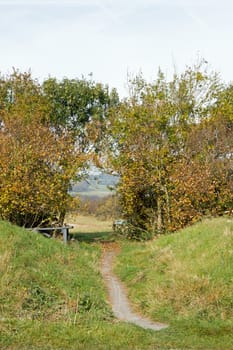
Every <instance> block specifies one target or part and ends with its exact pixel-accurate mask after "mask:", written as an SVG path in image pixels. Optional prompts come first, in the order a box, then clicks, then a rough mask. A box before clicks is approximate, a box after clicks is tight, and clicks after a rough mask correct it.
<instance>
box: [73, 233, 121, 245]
mask: <svg viewBox="0 0 233 350" xmlns="http://www.w3.org/2000/svg"><path fill="white" fill-rule="evenodd" d="M71 238H74V239H75V240H77V241H78V242H86V243H94V242H99V243H101V242H106V241H107V242H108V241H109V242H112V240H113V239H114V238H113V233H112V232H75V233H72V232H71Z"/></svg>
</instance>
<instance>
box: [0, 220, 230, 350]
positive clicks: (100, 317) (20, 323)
mask: <svg viewBox="0 0 233 350" xmlns="http://www.w3.org/2000/svg"><path fill="white" fill-rule="evenodd" d="M205 225H207V226H208V227H209V232H210V233H209V235H210V237H211V239H207V234H206V235H205V234H204V236H202V234H203V227H202V226H199V228H198V226H197V227H196V228H193V229H192V228H190V229H189V230H191V231H188V232H187V233H184V232H183V233H182V232H181V233H179V234H177V235H176V234H174V235H173V236H169V237H163V238H161V239H159V240H158V241H156V242H150V243H146V244H143V243H140V244H128V243H125V244H124V248H123V250H122V255H121V257H120V264H119V266H118V271H120V274H121V276H123V278H124V280H125V281H126V283H127V284H128V286H129V290H130V291H131V298H132V300H134V302H135V303H136V304H137V307H140V309H142V311H143V312H145V313H147V314H148V315H150V316H151V317H152V318H154V319H156V320H160V321H162V320H168V321H169V324H170V327H169V328H167V329H165V330H162V331H160V332H154V331H151V330H144V329H142V328H140V327H137V326H135V325H131V324H128V323H124V322H119V321H118V320H116V319H114V317H113V316H112V311H111V308H110V305H109V304H107V302H106V300H107V296H106V291H105V288H104V285H103V283H102V279H101V275H100V273H99V262H100V256H101V250H100V247H99V245H98V243H97V242H98V240H97V241H95V240H93V241H94V244H86V243H80V242H79V243H77V242H75V241H74V242H71V243H70V244H69V245H67V246H65V245H64V244H63V243H62V241H57V240H55V239H46V238H44V237H42V236H40V235H39V234H37V233H34V232H30V231H25V230H23V229H20V228H17V227H15V226H12V225H10V224H8V223H5V222H1V221H0V349H1V350H2V349H10V350H29V349H30V350H38V349H40V350H66V349H69V350H70V349H71V350H79V349H85V350H86V349H87V350H92V349H95V350H96V349H103V350H105V349H107V350H108V349H110V350H111V349H112V350H115V349H121V350H126V349H127V350H128V349H129V350H137V349H138V350H139V349H140V350H141V349H142V350H144V349H145V350H152V349H153V350H159V349H160V350H162V349H166V350H167V349H202V350H203V349H224V350H230V349H231V350H232V349H233V341H232V333H231V330H232V319H231V314H230V303H231V302H232V301H231V300H230V297H231V293H232V292H231V290H232V289H231V286H232V279H231V278H232V275H231V269H230V268H228V267H229V265H228V264H229V261H232V260H229V257H232V255H231V251H232V245H230V244H232V224H231V223H227V222H226V221H225V220H223V221H219V222H218V223H217V222H215V223H213V224H212V223H211V222H209V223H206V224H205ZM205 227H206V226H205ZM217 227H219V228H218V230H219V231H218V232H222V234H221V237H222V238H221V237H219V238H218V239H217V237H218V235H220V233H218V232H217V231H216V229H217ZM213 228H214V229H215V234H213V231H214V230H213ZM222 229H223V231H222ZM77 230H78V228H77ZM77 230H76V232H77V234H78V231H77ZM192 230H194V231H195V232H194V231H192ZM87 231H88V232H91V231H92V230H87ZM81 232H82V231H81ZM92 232H93V231H92ZM106 232H107V231H105V232H104V235H105V234H106ZM198 232H199V233H198ZM93 234H94V235H95V233H93ZM96 234H97V233H96ZM82 235H84V233H83V232H82ZM98 235H99V237H100V236H101V234H100V232H99V233H98ZM196 235H198V236H199V238H198V237H196ZM89 236H90V233H89ZM188 236H189V237H188ZM205 236H206V238H205ZM176 237H177V241H176ZM182 237H183V238H182ZM195 237H196V238H195ZM201 237H203V240H204V242H206V243H203V244H204V245H205V246H206V247H207V246H209V249H207V250H206V249H204V247H203V246H202V243H201V242H199V240H201ZM89 238H90V237H89ZM88 240H89V241H90V239H88ZM217 241H218V243H217ZM212 245H213V246H212ZM213 247H215V248H213ZM224 247H225V248H224ZM198 250H199V251H200V256H199V254H197V253H195V251H198ZM187 254H190V256H191V257H192V259H193V262H192V268H191V265H190V268H188V266H189V260H190V259H189V258H188V256H187ZM209 254H211V256H212V261H213V260H215V259H217V256H219V258H218V259H219V264H218V268H215V267H214V265H213V263H212V262H211V261H209V258H208V256H209ZM197 256H198V257H201V260H200V261H199V262H197V260H196V257H197ZM182 261H183V262H184V264H186V265H187V268H184V266H183V263H182ZM175 263H176V264H177V265H175ZM220 263H221V264H222V265H221V264H220ZM197 265H199V267H198V266H197ZM181 268H182V269H183V270H184V272H185V271H186V272H185V273H183V274H182V273H181V271H182V269H181ZM189 269H190V271H191V272H189V274H188V271H189ZM200 269H201V273H200ZM194 270H195V271H196V272H195V273H196V275H197V277H196V278H198V281H199V284H198V285H199V287H198V290H197V291H196V294H195V295H196V296H195V298H194V301H195V300H198V305H199V302H202V299H198V298H199V295H200V290H201V291H202V290H203V293H204V294H203V295H212V293H209V294H208V290H209V286H210V285H212V283H213V281H215V282H214V284H213V285H212V289H211V290H212V291H214V293H213V295H214V298H215V299H213V300H212V299H211V301H209V302H208V303H202V304H201V305H202V306H201V308H199V309H198V307H196V306H195V303H197V302H196V301H195V303H194V306H193V305H191V303H190V300H191V291H193V290H194V288H191V287H190V286H191V284H190V286H185V278H184V277H185V274H187V276H190V274H192V271H194ZM223 271H224V274H223ZM168 272H169V275H168ZM177 274H178V275H179V276H181V277H182V278H183V282H182V283H181V282H179V283H180V286H181V287H182V288H183V289H185V290H186V288H190V291H189V293H188V295H189V299H188V301H186V302H184V303H182V300H183V297H180V300H178V298H177V296H176V294H179V291H181V290H182V288H181V287H180V288H179V289H177V290H176V293H174V292H173V293H172V291H171V290H172V288H174V284H173V285H172V283H173V282H172V280H173V279H174V280H176V276H177ZM207 276H209V280H208V278H207ZM168 277H169V278H168ZM193 278H194V277H193ZM202 279H204V280H202ZM189 280H190V279H189V278H188V281H189ZM207 280H208V281H209V282H206V281H207ZM203 281H205V282H203ZM200 283H201V286H202V289H200ZM207 283H209V284H207ZM219 283H221V288H219V287H218V284H219ZM166 284H167V287H166V288H167V290H166V288H165V285H166ZM169 285H170V286H173V287H172V288H171V287H169ZM206 285H207V286H208V288H207V287H205V286H206ZM226 285H228V287H229V289H227V287H226ZM161 286H162V287H161ZM223 287H224V288H223ZM222 289H223V291H224V292H222V294H221V295H223V296H224V297H221V299H218V301H217V306H216V300H217V299H216V296H217V292H216V290H222ZM158 291H159V295H158V294H157V293H158ZM171 295H173V301H172V299H171V300H169V297H170V296H171ZM184 295H185V293H183V296H184ZM219 295H220V294H219ZM166 298H167V299H166ZM203 299H205V297H204V296H203ZM183 304H185V305H187V307H186V306H185V305H183ZM174 305H175V306H174ZM178 306H179V308H180V309H178ZM204 307H205V309H207V310H208V315H206V314H205V313H203V312H202V313H200V312H199V313H198V312H196V310H197V309H198V310H199V311H200V310H203V309H204ZM177 309H178V311H177ZM220 309H221V310H220ZM224 312H225V313H224Z"/></svg>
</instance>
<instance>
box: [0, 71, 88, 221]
mask: <svg viewBox="0 0 233 350" xmlns="http://www.w3.org/2000/svg"><path fill="white" fill-rule="evenodd" d="M48 111H50V106H49V105H48V103H47V100H46V98H45V97H44V96H43V94H42V91H41V87H40V85H39V84H38V82H37V81H36V80H33V79H32V77H31V75H30V73H20V72H17V71H14V72H13V74H12V75H10V76H9V77H6V78H4V77H2V78H1V82H0V120H1V127H0V216H1V218H2V219H5V220H9V221H11V222H13V223H15V224H18V225H21V226H26V227H31V226H38V225H40V224H43V223H45V222H47V223H51V222H52V221H54V220H56V221H59V222H62V221H63V219H64V212H65V210H66V207H67V205H68V203H69V201H70V199H71V198H70V197H69V195H68V191H67V190H68V187H69V184H70V181H71V179H72V178H74V177H75V176H76V172H77V169H78V168H79V167H82V164H83V162H84V160H85V157H84V156H83V155H82V154H77V152H76V149H75V145H74V143H73V139H72V137H71V136H70V135H69V133H68V132H66V131H65V130H64V131H63V132H61V133H60V135H59V137H58V135H57V134H56V133H55V132H54V129H53V128H52V127H51V124H50V120H49V118H48Z"/></svg>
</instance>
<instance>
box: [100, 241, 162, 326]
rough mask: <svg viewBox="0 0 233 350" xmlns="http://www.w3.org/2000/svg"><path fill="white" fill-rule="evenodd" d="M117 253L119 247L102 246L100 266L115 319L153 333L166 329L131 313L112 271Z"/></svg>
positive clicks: (121, 285) (121, 288)
mask: <svg viewBox="0 0 233 350" xmlns="http://www.w3.org/2000/svg"><path fill="white" fill-rule="evenodd" d="M118 251H119V247H117V246H115V245H111V246H109V247H106V246H104V247H103V257H102V264H101V273H102V276H103V278H104V281H105V283H106V286H107V289H108V292H109V301H110V303H111V305H112V310H113V313H114V315H115V317H117V318H118V319H119V320H122V321H126V322H131V323H135V324H136V325H138V326H140V327H143V328H146V329H153V330H155V331H159V330H161V329H163V328H166V327H167V325H165V324H161V323H155V322H152V321H150V320H148V319H146V318H143V317H142V316H140V315H138V314H135V313H134V312H133V311H132V308H131V306H130V303H129V301H128V298H127V294H126V290H125V288H124V286H123V284H122V283H121V282H120V281H119V279H118V278H117V277H116V276H115V275H114V273H113V271H112V266H113V260H114V258H115V256H116V254H117V253H118Z"/></svg>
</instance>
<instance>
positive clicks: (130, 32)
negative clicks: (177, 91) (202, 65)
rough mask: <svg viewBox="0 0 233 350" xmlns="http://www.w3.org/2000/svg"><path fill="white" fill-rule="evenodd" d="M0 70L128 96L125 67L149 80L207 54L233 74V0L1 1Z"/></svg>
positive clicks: (212, 63) (216, 65)
mask: <svg viewBox="0 0 233 350" xmlns="http://www.w3.org/2000/svg"><path fill="white" fill-rule="evenodd" d="M0 50H1V51H0V72H1V73H2V74H7V73H9V72H11V70H12V67H15V68H19V69H20V70H24V71H25V70H26V71H27V70H29V69H31V71H32V74H33V76H34V77H35V78H39V79H41V80H43V79H45V78H47V77H48V76H49V75H50V76H55V77H57V78H59V79H61V78H63V77H65V76H66V77H68V78H81V76H82V75H84V76H87V75H88V74H89V73H93V78H94V80H95V81H101V82H103V83H107V84H109V85H110V87H116V88H117V89H118V91H119V92H120V94H121V95H122V96H123V95H126V87H125V86H126V80H127V72H130V73H137V72H138V71H139V70H141V71H142V72H143V74H144V76H145V77H146V78H147V79H148V80H151V79H153V78H154V77H155V76H156V72H157V70H158V67H161V69H162V70H163V71H164V72H165V74H167V76H168V77H169V75H170V74H171V72H172V71H173V70H174V67H176V69H177V70H178V72H179V71H182V70H183V69H184V67H185V65H190V64H192V63H194V62H195V60H196V59H197V57H203V58H205V59H206V60H207V61H208V62H209V64H210V66H211V67H212V68H213V69H214V70H217V71H218V72H220V73H221V75H222V78H223V80H224V81H226V82H230V81H233V1H232V0H221V1H219V0H28V1H21V0H0Z"/></svg>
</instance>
